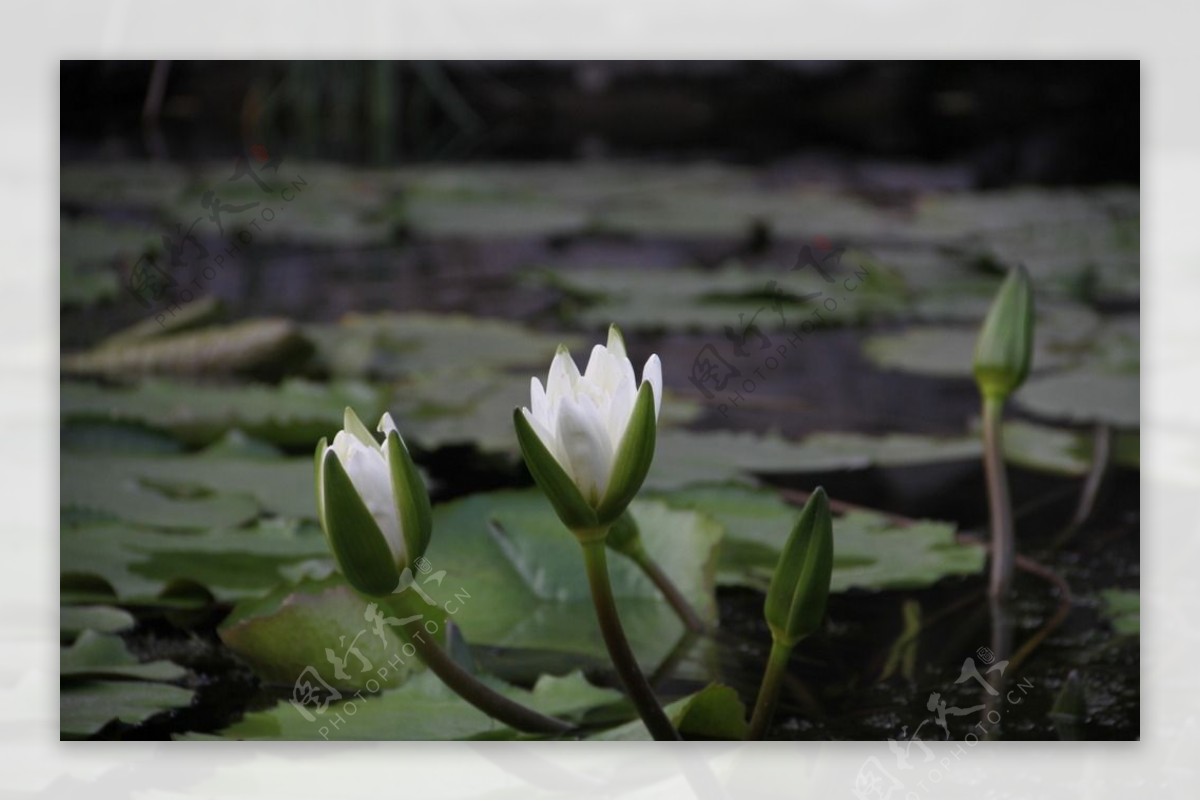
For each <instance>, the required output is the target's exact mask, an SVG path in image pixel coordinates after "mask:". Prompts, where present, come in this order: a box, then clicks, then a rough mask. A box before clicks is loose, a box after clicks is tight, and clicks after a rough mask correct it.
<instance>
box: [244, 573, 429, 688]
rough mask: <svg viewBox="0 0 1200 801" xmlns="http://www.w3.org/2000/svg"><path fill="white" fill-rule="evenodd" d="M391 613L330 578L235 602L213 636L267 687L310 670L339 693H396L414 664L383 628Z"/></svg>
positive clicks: (416, 662) (393, 635)
mask: <svg viewBox="0 0 1200 801" xmlns="http://www.w3.org/2000/svg"><path fill="white" fill-rule="evenodd" d="M374 612H378V613H380V615H381V617H380V619H379V622H378V625H377V624H376V622H375V621H374V619H373V614H372V613H374ZM395 614H398V613H394V612H392V611H391V609H390V608H389V606H388V602H387V601H386V600H375V601H368V600H364V599H363V598H362V597H361V596H359V595H358V594H357V593H355V592H354V591H353V590H352V589H350V587H349V586H347V584H346V583H345V581H344V580H343V579H342V578H341V577H340V576H331V577H329V578H327V579H325V580H322V581H319V582H303V583H301V584H299V585H294V586H288V587H286V588H280V589H277V590H275V591H273V592H272V593H271V594H270V595H268V596H266V597H264V598H261V599H254V600H252V601H245V602H243V603H241V604H239V605H238V606H237V607H236V608H235V609H234V610H233V612H231V613H230V615H229V617H227V618H226V619H225V620H224V622H222V623H221V628H220V636H221V640H222V641H223V642H224V643H225V644H226V645H228V646H229V648H230V649H231V650H233V652H234V653H236V654H237V655H238V656H240V657H241V658H242V659H244V660H245V661H246V662H247V663H248V664H249V665H250V666H251V667H252V668H253V669H254V672H255V673H257V674H258V676H259V677H260V678H261V679H263V680H264V681H267V682H272V683H275V684H282V685H286V686H289V687H291V686H292V685H294V684H295V683H296V682H297V681H300V680H302V679H303V678H304V677H305V674H306V672H310V673H311V672H312V671H316V672H317V673H318V674H319V675H320V676H321V678H322V679H323V680H324V681H325V683H326V684H328V685H329V686H332V687H335V688H337V689H339V690H362V689H370V688H371V687H375V689H378V686H382V687H396V686H399V685H400V684H402V683H403V682H404V681H405V679H407V678H408V676H409V675H410V674H411V673H412V672H413V671H414V670H420V669H422V665H421V663H420V660H419V659H418V658H416V657H415V656H414V655H413V652H412V649H411V646H404V645H403V641H402V640H401V638H400V635H399V634H398V633H397V632H396V631H394V630H393V628H392V625H391V624H388V622H387V621H389V620H399V619H400V618H397V617H393V615H395ZM401 617H403V615H401ZM439 625H440V624H439ZM368 682H370V684H368ZM376 685H378V686H376Z"/></svg>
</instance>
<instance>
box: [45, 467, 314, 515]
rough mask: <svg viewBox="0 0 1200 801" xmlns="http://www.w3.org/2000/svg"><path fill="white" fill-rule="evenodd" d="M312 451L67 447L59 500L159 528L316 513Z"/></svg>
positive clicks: (67, 505) (77, 506) (66, 503)
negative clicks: (180, 452) (281, 455)
mask: <svg viewBox="0 0 1200 801" xmlns="http://www.w3.org/2000/svg"><path fill="white" fill-rule="evenodd" d="M312 480H313V461H312V458H311V457H298V458H286V459H270V458H262V457H254V456H236V457H233V456H230V457H226V456H221V455H220V451H216V452H212V453H205V454H202V455H193V456H120V455H101V454H90V453H89V454H69V455H65V456H64V457H63V460H62V487H61V503H62V505H63V506H64V507H75V508H84V509H90V510H95V511H99V512H102V513H104V514H105V515H106V516H108V517H110V518H113V519H118V520H125V521H128V522H130V523H138V524H140V525H146V526H157V527H161V528H197V529H207V528H219V527H223V526H236V525H240V524H242V523H247V522H249V521H251V520H253V519H254V518H255V517H257V516H258V514H259V511H260V510H261V511H263V512H267V513H270V514H275V515H280V516H285V517H292V518H305V519H310V520H315V519H316V500H315V499H314V497H313V488H312Z"/></svg>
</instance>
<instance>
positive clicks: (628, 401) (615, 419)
mask: <svg viewBox="0 0 1200 801" xmlns="http://www.w3.org/2000/svg"><path fill="white" fill-rule="evenodd" d="M636 400H637V390H636V389H635V388H634V385H633V377H632V376H630V377H627V378H622V379H621V383H620V385H619V386H618V387H617V390H616V392H614V393H613V394H612V402H611V404H610V406H609V407H608V419H607V420H606V423H607V428H608V437H609V441H610V442H612V446H613V453H616V450H617V446H618V445H620V444H621V437H623V436H625V429H626V428H627V427H628V426H629V417H630V415H632V414H633V404H634V401H636Z"/></svg>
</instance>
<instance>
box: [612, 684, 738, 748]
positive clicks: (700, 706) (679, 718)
mask: <svg viewBox="0 0 1200 801" xmlns="http://www.w3.org/2000/svg"><path fill="white" fill-rule="evenodd" d="M663 711H664V712H666V713H667V718H668V719H670V721H671V723H672V724H674V726H675V728H676V730H678V731H679V733H680V734H682V735H683V736H684V737H686V738H688V739H693V740H744V739H745V738H746V730H747V726H746V707H745V705H744V704H743V703H742V702H741V699H739V698H738V694H737V692H735V691H734V690H733V688H732V687H726V686H724V685H721V684H710V685H709V686H707V687H705V688H704V689H703V690H701V691H700V692H698V693H695V694H694V695H689V696H688V697H687V698H681V699H679V700H678V701H675V702H674V703H670V704H667V705H666V706H665V707H663ZM588 739H590V740H650V739H652V738H651V736H650V732H649V730H648V729H647V728H646V724H645V723H643V722H642V721H641V720H635V721H631V722H629V723H627V724H625V725H624V726H618V727H617V728H615V729H609V730H608V731H605V732H601V733H600V734H597V735H594V736H592V737H589V738H588Z"/></svg>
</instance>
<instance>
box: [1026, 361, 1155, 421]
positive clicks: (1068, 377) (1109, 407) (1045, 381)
mask: <svg viewBox="0 0 1200 801" xmlns="http://www.w3.org/2000/svg"><path fill="white" fill-rule="evenodd" d="M1140 394H1141V384H1140V381H1139V380H1138V373H1137V372H1132V373H1127V372H1123V373H1114V372H1106V371H1100V370H1093V369H1080V370H1072V371H1070V372H1066V373H1061V374H1058V375H1051V376H1046V377H1044V378H1036V379H1033V380H1031V381H1029V383H1027V384H1026V385H1025V386H1024V387H1022V388H1021V390H1019V391H1018V392H1017V394H1016V396H1015V401H1016V403H1017V404H1018V405H1019V406H1021V408H1023V409H1025V410H1026V411H1028V412H1029V413H1031V414H1034V415H1037V416H1039V417H1044V418H1047V419H1051V420H1061V421H1065V422H1070V423H1105V424H1108V425H1112V426H1117V427H1120V428H1138V427H1139V426H1140V424H1141V412H1140Z"/></svg>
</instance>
